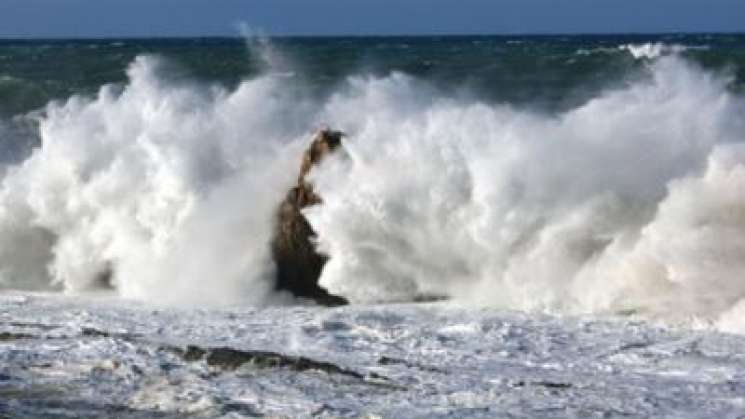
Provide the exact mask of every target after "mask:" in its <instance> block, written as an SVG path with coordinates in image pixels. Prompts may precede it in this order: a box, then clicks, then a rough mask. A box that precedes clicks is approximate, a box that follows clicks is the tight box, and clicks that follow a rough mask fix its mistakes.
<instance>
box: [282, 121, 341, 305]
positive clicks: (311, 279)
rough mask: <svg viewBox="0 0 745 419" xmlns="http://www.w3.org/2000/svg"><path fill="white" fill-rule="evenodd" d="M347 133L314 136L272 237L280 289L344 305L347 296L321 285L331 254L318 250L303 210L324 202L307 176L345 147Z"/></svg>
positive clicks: (318, 301)
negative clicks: (337, 293)
mask: <svg viewBox="0 0 745 419" xmlns="http://www.w3.org/2000/svg"><path fill="white" fill-rule="evenodd" d="M343 136H344V134H343V133H342V132H340V131H332V130H330V129H324V130H321V131H320V132H319V133H318V134H317V135H316V137H315V138H314V139H313V142H311V144H310V147H309V148H308V149H307V150H306V151H305V153H304V154H303V159H302V162H301V165H300V174H299V175H298V180H297V184H296V185H295V186H294V187H293V188H292V189H290V191H289V192H288V194H287V196H286V197H285V200H284V201H283V202H282V203H281V204H280V206H279V209H278V211H277V216H276V224H275V229H274V237H273V240H272V256H273V258H274V262H275V264H276V268H277V282H276V286H275V287H276V289H277V290H282V291H289V292H290V293H292V294H293V295H294V296H296V297H303V298H310V299H313V300H315V301H316V302H317V303H318V304H321V305H326V306H339V305H344V304H347V300H346V299H344V298H343V297H340V296H337V295H333V294H330V293H329V292H328V291H326V290H325V289H323V288H321V287H320V286H319V285H318V280H319V278H320V277H321V272H322V270H323V266H324V265H325V264H326V261H327V260H328V258H327V256H325V255H322V254H320V253H318V252H317V251H316V247H315V244H314V240H315V238H316V233H315V231H313V228H312V227H311V226H310V224H309V223H308V220H307V219H306V218H305V216H303V214H302V212H301V211H302V210H303V208H306V207H308V206H311V205H316V204H319V203H321V197H319V196H318V195H317V194H316V193H315V192H314V191H313V185H312V184H311V183H310V182H308V181H307V180H306V176H307V175H308V173H310V170H311V169H312V168H313V166H315V165H318V164H319V163H320V162H321V161H322V160H323V159H324V158H325V157H326V156H328V155H329V154H331V153H333V152H334V151H335V150H337V149H339V148H340V147H341V139H342V137H343Z"/></svg>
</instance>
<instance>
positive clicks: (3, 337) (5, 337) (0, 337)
mask: <svg viewBox="0 0 745 419" xmlns="http://www.w3.org/2000/svg"><path fill="white" fill-rule="evenodd" d="M23 339H34V336H33V335H29V334H26V333H13V332H0V342H8V341H12V340H23Z"/></svg>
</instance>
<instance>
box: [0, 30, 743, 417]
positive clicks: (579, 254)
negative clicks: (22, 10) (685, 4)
mask: <svg viewBox="0 0 745 419" xmlns="http://www.w3.org/2000/svg"><path fill="white" fill-rule="evenodd" d="M744 83H745V35H730V34H711V35H703V34H702V35H685V34H683V35H648V36H647V35H645V36H641V35H623V36H479V37H385V38H364V37H354V38H344V37H339V38H276V39H275V38H269V39H265V38H250V39H228V38H225V39H219V38H209V39H137V40H135V39H123V40H108V39H107V40H33V41H30V40H29V41H22V40H3V41H0V416H2V417H13V418H16V417H18V418H37V417H80V418H100V417H126V418H151V417H160V418H181V417H193V418H215V417H220V418H243V417H264V416H268V417H293V418H295V417H298V418H300V417H303V418H304V417H326V418H339V417H365V418H371V419H372V418H383V417H390V418H433V417H436V418H446V417H448V418H453V417H458V418H460V417H469V418H493V417H530V418H555V417H611V418H614V417H654V418H659V417H676V418H677V417H680V418H683V417H685V418H689V417H690V418H710V417H735V416H738V415H741V414H742V406H743V398H742V394H743V389H744V388H745V376H743V371H745V363H744V362H743V357H742V353H743V351H745V338H744V337H743V336H742V333H743V332H745V303H744V301H745V281H743V278H745V257H743V256H745V194H744V193H743V191H745V96H744V95H745V92H744V90H743V88H744V86H745V84H744ZM326 126H328V127H331V128H333V129H338V130H342V131H343V132H344V133H346V136H345V137H344V139H343V141H342V145H343V147H342V148H341V149H340V151H338V152H336V153H335V154H333V155H331V156H329V157H326V158H324V160H323V161H322V163H321V164H320V165H319V166H317V167H314V168H313V170H312V171H311V172H310V174H309V175H308V179H309V181H310V182H312V184H313V188H314V191H315V193H317V194H318V195H319V196H320V197H321V198H322V202H321V203H320V204H319V205H313V206H310V207H307V208H305V209H304V212H303V214H304V215H305V217H306V218H307V220H308V222H309V223H310V225H311V226H312V228H313V230H314V231H315V232H316V233H317V237H316V239H315V241H314V244H315V246H316V247H317V250H318V251H319V252H321V253H323V254H325V255H327V256H328V258H329V259H328V262H327V264H326V265H325V266H324V268H323V272H322V275H321V278H320V285H321V286H323V287H325V288H326V289H328V290H329V291H330V292H332V293H334V294H336V295H340V296H343V297H345V298H346V299H348V300H349V301H350V303H351V304H350V305H348V306H344V307H335V308H328V307H321V306H318V305H315V304H313V302H312V301H307V300H302V299H296V298H293V297H292V296H291V295H289V294H287V293H282V292H277V291H276V290H275V289H274V283H273V281H274V278H275V269H276V267H275V266H274V263H273V262H272V257H271V252H270V241H271V239H272V232H273V226H274V223H275V221H276V218H275V216H276V212H277V207H278V205H279V203H280V202H282V200H283V199H284V197H285V196H286V194H287V191H288V189H289V188H291V187H292V186H293V185H294V184H296V182H297V176H298V172H299V170H300V162H301V157H302V155H303V151H304V150H305V149H306V147H307V146H308V144H309V142H310V141H311V139H312V138H313V136H314V134H315V133H316V132H317V131H318V130H319V129H321V128H322V127H326ZM422 296H439V297H444V299H443V300H438V301H427V302H422V301H421V297H422Z"/></svg>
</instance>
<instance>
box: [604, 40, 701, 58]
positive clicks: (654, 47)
mask: <svg viewBox="0 0 745 419" xmlns="http://www.w3.org/2000/svg"><path fill="white" fill-rule="evenodd" d="M707 48H708V47H707V46H705V45H701V46H687V45H680V44H665V43H662V42H654V43H646V44H625V45H621V46H619V47H618V49H619V50H621V51H627V52H628V53H629V54H631V55H633V56H634V58H636V59H641V58H646V59H654V58H659V57H661V56H663V55H673V54H680V53H682V52H685V51H689V50H693V49H707Z"/></svg>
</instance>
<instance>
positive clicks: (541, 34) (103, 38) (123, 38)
mask: <svg viewBox="0 0 745 419" xmlns="http://www.w3.org/2000/svg"><path fill="white" fill-rule="evenodd" d="M669 35H745V30H737V31H660V32H646V31H635V32H534V33H528V32H503V33H456V32H453V33H400V34H319V35H313V34H274V35H266V34H257V35H252V36H242V35H239V34H238V35H227V34H224V35H217V34H209V35H155V36H148V35H120V36H108V35H106V36H60V37H46V36H45V37H36V36H0V42H1V41H107V40H112V41H126V40H178V39H231V40H233V39H234V40H240V39H246V38H270V39H303V38H329V39H332V38H435V37H443V38H444V37H451V38H467V37H505V38H507V37H556V36H576V37H579V36H630V37H631V36H669Z"/></svg>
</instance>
